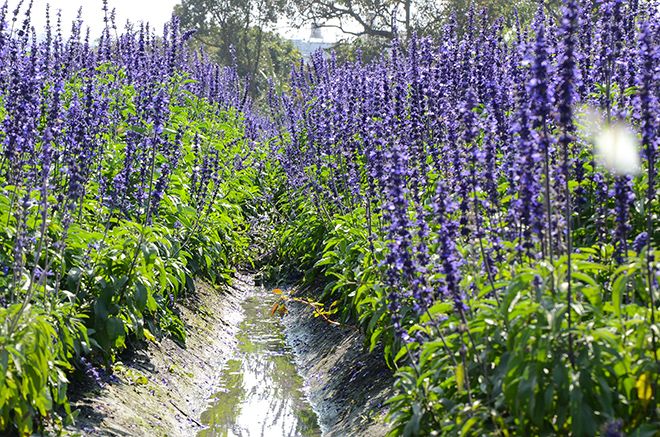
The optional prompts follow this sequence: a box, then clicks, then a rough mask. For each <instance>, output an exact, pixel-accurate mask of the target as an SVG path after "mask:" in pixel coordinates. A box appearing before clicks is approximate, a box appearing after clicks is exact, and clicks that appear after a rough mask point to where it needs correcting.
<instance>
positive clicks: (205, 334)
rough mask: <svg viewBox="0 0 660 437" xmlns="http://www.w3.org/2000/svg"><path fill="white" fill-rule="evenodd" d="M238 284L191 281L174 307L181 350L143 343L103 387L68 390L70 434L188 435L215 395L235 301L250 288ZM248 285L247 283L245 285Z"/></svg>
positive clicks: (231, 336) (229, 344) (231, 341)
mask: <svg viewBox="0 0 660 437" xmlns="http://www.w3.org/2000/svg"><path fill="white" fill-rule="evenodd" d="M245 280H246V278H244V277H239V278H238V279H237V280H236V281H234V285H233V286H232V287H223V288H222V289H215V288H214V287H212V286H210V285H208V284H206V283H203V282H198V283H197V284H196V285H197V293H196V295H195V296H194V297H193V298H190V299H188V300H187V301H186V302H184V304H183V305H181V306H180V311H181V318H182V320H183V322H184V323H185V324H186V332H187V339H186V345H185V348H183V347H181V346H180V345H178V344H177V343H176V342H174V341H173V340H172V339H164V340H162V341H160V342H159V343H158V344H154V343H149V344H147V345H145V347H144V348H142V349H140V350H137V351H135V352H134V353H133V354H132V356H131V357H130V358H129V359H128V360H126V362H124V363H122V364H123V365H120V366H116V369H117V368H118V369H119V370H118V371H116V372H115V376H114V377H113V378H112V380H111V381H107V382H106V383H105V384H104V386H103V387H100V388H99V387H96V388H95V386H94V385H93V383H92V382H91V381H86V382H85V383H84V384H85V385H84V386H82V387H74V392H75V393H74V395H73V398H74V399H73V405H72V407H73V408H77V409H80V416H79V417H78V420H77V423H76V428H75V430H73V431H74V432H78V433H80V434H82V435H86V436H87V435H91V436H101V435H102V436H190V435H195V434H196V433H197V432H198V431H199V430H200V429H201V428H202V426H201V424H200V423H199V422H198V418H199V417H200V415H201V413H202V411H203V410H204V409H205V408H206V404H207V400H208V398H209V396H210V394H212V393H214V392H215V391H217V389H218V384H219V377H220V374H221V370H222V368H223V365H224V364H225V362H226V361H227V359H228V358H230V357H231V354H232V350H233V349H235V348H236V343H237V340H236V337H235V333H236V330H237V327H238V325H239V324H240V322H241V318H242V314H241V310H240V302H241V301H242V299H243V295H244V294H245V292H246V289H248V288H249V287H251V286H252V284H251V283H246V282H245ZM248 280H249V278H248Z"/></svg>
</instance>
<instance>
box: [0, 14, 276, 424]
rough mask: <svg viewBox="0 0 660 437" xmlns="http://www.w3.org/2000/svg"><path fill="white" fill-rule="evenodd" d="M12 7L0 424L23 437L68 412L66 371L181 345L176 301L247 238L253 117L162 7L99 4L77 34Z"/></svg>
mask: <svg viewBox="0 0 660 437" xmlns="http://www.w3.org/2000/svg"><path fill="white" fill-rule="evenodd" d="M19 3H20V4H19V6H18V8H16V10H10V9H9V8H8V7H7V5H6V4H5V6H4V7H1V8H0V123H1V124H2V127H1V128H0V144H1V145H0V152H1V156H0V434H3V432H10V433H18V434H19V435H30V434H31V433H32V432H35V431H38V430H43V429H44V428H46V429H50V430H51V431H52V432H55V431H56V430H57V429H58V428H59V429H60V430H61V429H62V426H66V424H67V423H70V421H71V419H72V417H73V416H72V415H71V408H70V406H69V403H68V400H67V396H68V395H67V393H68V389H69V381H70V380H71V377H72V375H74V374H75V373H76V372H77V373H78V374H81V375H84V374H86V375H87V377H88V378H100V379H101V383H102V382H103V380H105V379H107V378H108V375H107V372H104V369H107V370H109V371H111V369H112V363H113V361H114V360H115V359H116V358H117V356H118V354H119V353H120V352H122V351H123V350H125V349H126V348H130V347H131V346H132V345H135V344H136V342H141V341H145V340H146V341H155V340H156V339H157V338H160V337H163V336H171V337H173V338H175V339H177V340H178V341H181V342H183V341H185V330H184V325H183V323H182V321H181V320H180V318H179V317H178V315H177V310H176V306H175V303H176V302H177V301H179V300H180V299H181V298H182V297H184V296H185V295H187V294H190V293H192V292H193V291H194V287H195V285H194V284H195V280H196V279H198V278H204V279H206V280H208V281H210V282H212V283H223V282H226V281H228V280H229V279H230V274H231V271H232V269H233V266H234V265H237V264H238V263H240V262H242V261H244V259H245V257H246V256H247V253H248V252H249V250H250V248H249V247H248V246H249V238H248V237H249V236H248V234H247V230H248V229H249V222H248V221H249V218H248V216H249V215H250V214H252V212H254V211H253V210H254V204H255V203H254V200H253V199H254V198H255V197H256V194H257V193H258V191H259V188H258V185H257V184H258V180H259V178H258V177H257V176H258V173H259V171H260V167H259V166H257V165H254V164H253V162H254V160H255V159H257V158H259V156H258V154H257V153H256V152H254V151H253V149H255V144H256V139H257V137H258V136H260V135H262V134H263V131H264V129H267V125H266V124H265V123H263V122H262V121H261V120H260V119H259V118H258V117H257V116H256V115H254V114H253V113H252V111H251V110H250V106H251V105H250V102H249V99H248V98H246V94H245V92H244V90H245V89H246V87H245V84H242V83H241V81H240V80H239V78H238V77H237V75H236V74H235V70H234V69H232V68H223V67H219V66H217V65H214V64H213V63H211V62H210V61H209V60H208V59H207V58H206V57H205V55H204V54H203V53H201V52H199V53H195V52H191V51H189V50H186V49H185V43H186V40H187V39H189V38H190V37H191V35H192V33H191V32H184V31H182V30H181V29H180V27H179V25H178V23H177V21H176V19H173V21H172V22H170V23H168V24H167V25H166V26H165V28H164V29H163V30H162V31H161V30H156V29H153V28H150V27H149V26H148V25H144V24H143V25H139V26H131V25H130V24H128V25H126V27H125V28H123V29H118V28H117V26H116V24H115V20H114V12H112V11H110V10H109V9H108V6H107V4H106V3H105V2H104V8H103V12H104V13H105V23H106V25H105V30H104V31H103V33H102V34H101V37H100V39H98V40H91V38H90V31H89V30H88V29H87V28H86V27H84V25H83V22H82V20H80V18H78V19H77V20H75V21H74V22H73V23H62V20H61V17H60V15H59V14H58V13H53V12H52V11H48V10H47V11H46V12H45V13H46V17H47V24H46V26H45V27H44V28H43V29H37V30H35V29H34V27H33V26H32V22H31V16H32V12H33V11H32V10H31V8H32V5H31V3H32V2H29V4H28V2H19ZM21 5H22V6H21ZM43 12H44V11H39V13H43ZM35 13H37V12H35ZM65 35H66V36H65Z"/></svg>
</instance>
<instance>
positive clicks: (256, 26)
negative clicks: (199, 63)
mask: <svg viewBox="0 0 660 437" xmlns="http://www.w3.org/2000/svg"><path fill="white" fill-rule="evenodd" d="M287 11H291V7H290V4H289V1H288V0H275V1H273V0H223V1H218V0H183V1H182V3H181V4H180V5H177V6H176V7H175V9H174V13H175V14H176V15H177V16H178V17H179V18H180V19H181V24H182V26H183V27H184V28H193V29H197V32H196V33H195V35H194V36H193V38H192V42H191V43H192V44H194V45H197V46H202V47H204V50H205V51H206V52H207V53H208V54H209V55H210V56H211V57H212V58H213V60H214V61H216V62H218V63H220V64H224V65H234V64H235V65H236V67H237V70H238V73H239V75H241V76H242V77H248V78H249V79H250V93H251V94H252V95H253V96H255V97H256V96H258V95H261V94H263V93H264V92H265V90H267V87H268V79H272V80H273V81H275V82H277V81H278V80H279V79H281V78H283V77H286V76H287V75H288V73H289V71H290V68H291V64H292V63H293V62H295V61H298V60H299V59H300V53H299V52H298V50H296V48H295V47H294V45H293V44H292V43H291V42H290V41H288V40H286V39H284V38H283V37H282V36H280V35H278V34H277V33H275V32H273V31H271V30H269V29H273V28H274V27H275V25H276V23H277V22H278V20H279V19H280V17H282V16H283V15H284V14H285V13H286V12H287Z"/></svg>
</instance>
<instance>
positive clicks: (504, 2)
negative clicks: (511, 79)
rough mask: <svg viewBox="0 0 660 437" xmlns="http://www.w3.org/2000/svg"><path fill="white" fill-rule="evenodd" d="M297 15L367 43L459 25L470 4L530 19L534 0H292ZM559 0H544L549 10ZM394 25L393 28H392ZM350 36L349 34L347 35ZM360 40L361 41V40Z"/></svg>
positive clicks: (495, 15)
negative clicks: (452, 20)
mask: <svg viewBox="0 0 660 437" xmlns="http://www.w3.org/2000/svg"><path fill="white" fill-rule="evenodd" d="M292 1H293V4H294V5H295V7H296V9H297V12H298V15H297V24H298V25H304V24H313V25H315V26H318V27H329V28H337V29H339V30H341V31H342V32H343V33H344V34H345V35H347V36H349V37H358V38H362V39H368V40H370V41H369V44H371V45H373V44H374V42H378V41H379V39H380V41H381V43H383V42H387V41H389V40H391V39H392V38H393V37H394V35H395V33H398V34H400V35H403V36H404V37H405V36H409V35H411V34H412V32H413V31H416V32H419V33H423V34H433V33H437V31H438V30H439V29H440V27H441V26H442V25H443V24H444V23H445V22H446V21H447V19H448V18H449V17H450V16H452V15H455V16H456V17H457V19H458V24H459V26H460V27H462V26H463V25H464V24H465V21H466V17H467V15H468V11H469V9H470V7H474V10H475V12H477V13H479V12H481V11H482V10H484V9H485V10H486V11H488V14H489V17H491V18H492V19H494V18H498V17H500V16H503V17H505V18H507V21H508V22H509V23H508V24H509V25H511V24H513V17H514V11H515V10H518V12H519V15H520V18H521V19H522V20H523V21H526V20H528V19H530V18H531V17H532V16H533V15H534V11H535V10H536V8H537V5H538V0H442V1H437V0H337V1H333V0H292ZM560 3H561V0H546V2H545V4H546V7H547V9H548V11H549V12H550V14H553V13H554V12H555V11H556V10H558V5H559V4H560ZM395 27H396V29H395ZM349 39H350V38H349ZM363 44H364V42H363Z"/></svg>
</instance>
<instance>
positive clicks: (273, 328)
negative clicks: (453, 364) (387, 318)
mask: <svg viewBox="0 0 660 437" xmlns="http://www.w3.org/2000/svg"><path fill="white" fill-rule="evenodd" d="M274 301H275V296H273V295H272V293H268V292H267V291H266V290H263V289H260V288H259V287H256V286H255V285H254V282H253V278H252V277H251V276H246V275H239V276H238V277H237V278H236V279H235V281H234V283H233V285H232V286H230V287H223V288H221V289H217V288H214V287H212V286H210V285H208V284H205V283H202V282H200V283H198V284H197V292H196V294H195V297H194V298H191V299H189V300H188V301H186V302H185V303H184V304H182V305H181V308H180V313H181V318H182V320H183V321H184V322H185V324H186V329H187V331H186V332H187V340H186V345H185V347H182V346H180V345H179V344H177V343H176V342H175V341H173V340H172V339H163V340H160V341H159V342H158V343H149V344H145V346H144V348H142V349H139V350H137V351H135V352H134V353H133V354H132V356H131V357H130V358H126V359H124V362H123V364H121V365H119V366H116V372H115V375H114V376H113V377H112V378H111V379H110V380H107V381H106V383H105V384H104V386H103V387H98V386H94V385H93V384H92V383H91V382H90V381H83V382H82V383H80V385H78V386H75V387H72V392H73V393H72V400H73V405H72V407H73V408H76V409H78V410H79V411H80V415H79V417H78V419H77V423H76V427H75V428H72V429H70V430H69V431H71V432H73V433H74V434H78V435H85V436H87V435H90V436H175V437H176V436H198V437H216V436H269V437H270V436H274V437H277V436H280V435H281V436H302V437H305V436H317V435H328V436H360V437H362V436H364V437H370V436H374V437H375V436H384V435H385V434H386V433H387V427H386V425H385V423H384V414H385V411H384V408H383V402H384V401H385V400H386V399H387V398H388V397H389V395H390V394H391V387H392V382H393V379H392V374H391V372H390V371H389V370H388V369H387V367H386V366H385V364H384V363H383V360H382V358H380V357H381V356H382V355H379V352H378V351H376V352H375V353H373V354H369V353H368V351H366V350H365V348H364V347H363V345H364V339H363V338H362V336H361V335H360V334H359V333H358V332H356V331H354V330H352V329H349V328H341V327H336V326H332V325H329V324H328V323H326V322H324V321H323V320H321V319H319V318H314V317H313V312H312V310H311V309H310V308H308V307H305V306H303V305H299V304H295V303H290V304H287V309H288V314H287V315H286V316H285V317H283V318H282V319H281V320H280V319H279V318H278V317H277V316H273V315H272V314H271V308H272V303H273V302H274ZM117 369H118V370H117Z"/></svg>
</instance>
